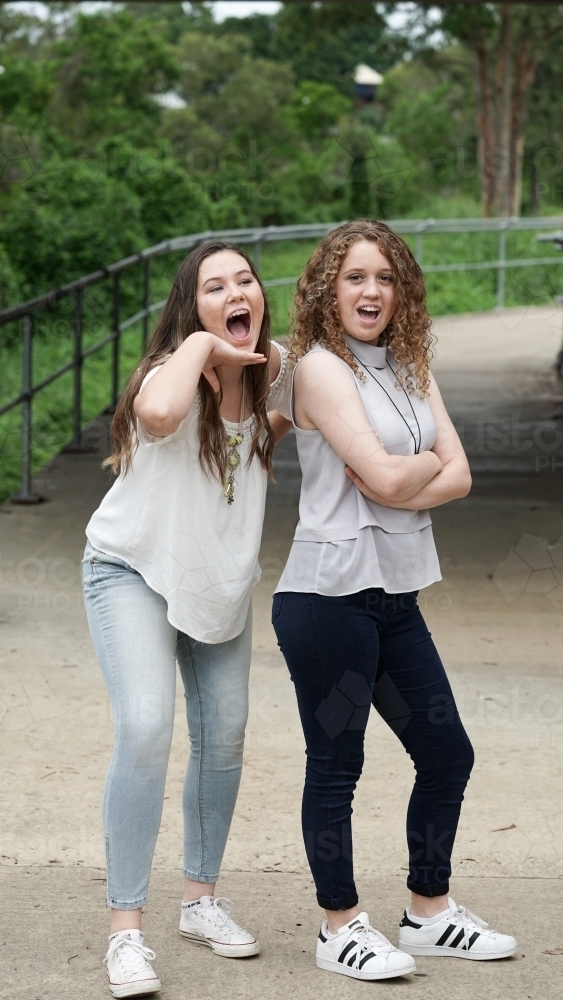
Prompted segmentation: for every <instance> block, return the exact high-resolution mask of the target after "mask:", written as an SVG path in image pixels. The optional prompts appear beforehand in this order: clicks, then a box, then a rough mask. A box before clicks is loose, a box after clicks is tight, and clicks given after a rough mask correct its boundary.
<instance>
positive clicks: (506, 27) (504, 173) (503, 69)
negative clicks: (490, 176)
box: [491, 3, 513, 216]
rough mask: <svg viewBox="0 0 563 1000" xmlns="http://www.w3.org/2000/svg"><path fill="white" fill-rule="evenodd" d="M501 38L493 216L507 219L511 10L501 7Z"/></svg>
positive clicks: (510, 95)
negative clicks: (502, 216)
mask: <svg viewBox="0 0 563 1000" xmlns="http://www.w3.org/2000/svg"><path fill="white" fill-rule="evenodd" d="M500 15H501V24H500V38H499V45H498V52H497V60H496V80H495V156H494V166H493V164H491V168H492V169H494V198H493V214H494V215H506V216H508V215H510V176H511V163H510V153H511V146H512V143H511V124H512V89H513V86H512V84H513V51H512V50H513V31H512V10H511V8H510V6H509V5H508V4H507V3H504V4H503V5H502V7H501V11H500Z"/></svg>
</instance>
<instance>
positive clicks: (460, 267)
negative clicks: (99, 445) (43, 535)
mask: <svg viewBox="0 0 563 1000" xmlns="http://www.w3.org/2000/svg"><path fill="white" fill-rule="evenodd" d="M336 225H339V223H322V224H321V223H320V224H313V225H303V226H268V227H266V228H252V229H227V230H220V231H215V232H211V231H207V232H202V233H195V234H193V235H190V236H179V237H176V238H174V239H170V240H165V241H163V242H162V243H158V244H157V245H156V246H153V247H149V248H147V249H145V250H142V251H141V252H140V253H137V254H133V255H132V256H130V257H126V258H125V259H124V260H120V261H117V263H115V264H110V265H108V266H107V267H102V268H100V269H99V270H98V271H94V272H93V273H92V274H88V275H86V276H85V277H82V278H77V279H76V280H75V281H71V282H69V283H68V284H66V285H60V286H58V287H56V288H52V289H50V290H49V291H48V292H46V293H45V294H43V295H39V296H37V297H36V298H33V299H30V300H29V301H27V302H23V303H20V304H18V305H16V306H13V307H11V308H9V309H4V310H3V311H1V312H0V328H2V329H4V328H6V327H7V325H8V324H11V323H14V322H19V323H20V324H21V333H20V334H19V335H20V336H21V351H22V368H21V383H20V384H21V390H20V392H19V393H18V394H17V395H16V396H14V397H13V398H12V399H10V400H9V401H8V402H7V403H5V404H4V405H2V406H0V416H2V415H4V414H7V413H8V412H9V411H11V410H14V409H15V408H16V407H21V486H20V489H19V491H18V493H16V495H15V496H14V497H13V498H12V499H13V500H14V501H15V502H19V503H36V502H38V500H40V499H41V498H40V497H38V496H37V495H36V494H35V493H34V492H33V490H32V483H31V478H32V465H33V461H32V460H33V441H32V432H33V400H34V398H35V396H36V395H37V394H38V393H39V392H41V391H42V390H43V389H45V388H46V387H47V386H49V385H51V384H52V383H53V382H55V381H56V380H57V379H60V378H61V377H62V376H64V375H65V374H67V373H68V372H72V373H73V411H72V441H71V443H70V445H69V447H70V448H74V449H77V450H80V449H81V435H82V428H83V405H82V400H83V365H84V362H85V360H86V359H87V358H88V357H90V356H91V355H94V354H96V353H98V352H99V351H101V350H103V348H104V347H107V346H108V345H111V352H112V362H111V386H110V404H111V405H112V406H115V404H116V402H117V399H118V395H119V387H120V343H121V338H122V335H123V333H124V332H125V331H126V330H128V329H129V328H130V327H132V326H134V325H135V324H138V323H140V324H141V328H142V340H143V344H145V343H146V341H147V337H148V329H149V320H150V317H151V315H152V314H153V313H154V312H158V310H159V309H161V308H162V306H163V304H164V300H162V301H158V302H151V265H152V261H153V260H154V259H155V258H157V257H162V256H164V255H166V254H171V253H175V252H177V251H181V250H190V249H192V248H193V247H196V246H198V245H200V244H201V243H205V242H207V241H209V240H212V239H222V240H228V241H229V242H231V243H236V244H244V245H247V246H248V245H250V246H251V247H252V248H253V256H254V258H255V260H256V263H257V264H258V265H259V263H260V254H261V248H262V246H263V245H264V244H265V243H274V242H279V241H282V240H304V239H307V240H314V239H319V238H320V237H322V236H324V235H325V233H327V232H329V231H330V230H331V229H333V228H334V227H335V226H336ZM389 225H390V226H391V227H392V228H393V229H394V230H395V231H396V232H399V233H402V234H405V235H409V234H411V235H414V236H415V248H414V249H415V254H416V256H417V259H418V260H419V262H420V263H421V264H422V265H423V267H424V271H425V273H440V272H456V271H458V272H459V271H472V270H473V271H476V270H486V269H488V270H496V272H497V276H498V277H497V307H498V308H502V307H503V305H504V287H505V285H504V282H505V274H506V270H507V269H509V268H521V267H535V266H538V265H550V264H560V263H563V257H561V256H558V257H553V256H550V257H534V258H526V259H518V260H509V259H507V256H506V238H507V234H508V232H509V231H510V230H532V231H533V230H538V231H539V230H547V229H553V227H554V226H559V227H563V218H556V219H554V218H550V219H545V218H544V219H532V218H523V219H440V220H434V219H426V220H394V221H391V222H389ZM464 232H468V233H469V232H474V233H484V232H493V233H494V232H497V233H498V236H499V244H498V260H496V261H490V260H487V261H477V262H474V263H459V262H458V263H451V264H448V263H441V264H431V265H425V264H424V260H423V240H424V236H425V234H429V233H464ZM559 235H561V234H559ZM556 236H557V234H554V242H555V243H556V245H558V246H560V244H557V240H556V238H555V237H556ZM539 238H540V239H544V240H545V239H549V236H543V237H539ZM562 248H563V247H562ZM139 267H140V268H141V269H142V295H141V298H142V301H141V307H140V308H139V309H136V310H135V311H134V312H133V313H132V314H131V315H129V316H123V302H122V278H123V275H124V274H125V273H126V272H129V271H131V270H132V269H134V268H139ZM296 280H297V279H296V278H295V277H293V276H292V277H281V278H274V279H271V280H268V281H265V282H264V284H265V285H266V286H267V287H276V286H281V285H290V284H294V282H295V281H296ZM104 282H105V283H107V282H110V283H111V296H110V301H111V324H110V330H109V332H108V333H107V334H106V335H105V336H103V337H102V338H101V339H100V340H98V341H97V342H95V343H93V344H88V345H87V346H84V342H83V333H84V293H85V291H86V289H87V288H89V287H91V286H93V285H100V284H102V283H104ZM69 299H70V300H71V303H72V305H71V311H72V324H73V354H72V359H71V360H70V361H67V362H66V363H65V364H63V365H61V366H59V367H58V368H56V370H55V371H52V372H49V374H47V375H45V376H44V377H43V378H42V379H41V380H40V381H39V382H34V381H33V353H34V335H35V319H36V316H37V314H38V313H39V312H40V310H47V311H48V312H49V313H51V314H53V315H54V314H56V313H57V310H58V309H59V308H60V304H61V302H62V301H63V300H69Z"/></svg>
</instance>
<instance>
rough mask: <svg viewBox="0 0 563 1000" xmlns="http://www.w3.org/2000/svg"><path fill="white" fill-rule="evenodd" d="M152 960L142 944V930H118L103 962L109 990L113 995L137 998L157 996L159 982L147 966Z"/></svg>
mask: <svg viewBox="0 0 563 1000" xmlns="http://www.w3.org/2000/svg"><path fill="white" fill-rule="evenodd" d="M154 957H155V956H154V951H151V950H150V948H145V946H144V944H143V932H142V931H138V930H130V931H119V933H118V934H115V935H114V936H112V937H111V938H110V942H109V948H108V953H107V955H106V957H105V958H104V962H106V963H107V971H108V979H109V988H110V990H111V993H112V994H113V996H114V997H138V996H141V995H142V994H143V993H158V991H159V990H160V979H159V978H158V976H157V974H156V972H155V971H154V969H153V967H152V965H151V964H150V962H152V961H153V960H154ZM149 959H150V962H149Z"/></svg>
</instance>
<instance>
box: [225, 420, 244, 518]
mask: <svg viewBox="0 0 563 1000" xmlns="http://www.w3.org/2000/svg"><path fill="white" fill-rule="evenodd" d="M243 440H244V434H241V432H240V431H239V432H238V434H229V435H228V436H227V447H228V449H229V451H228V452H227V466H228V468H229V475H228V476H227V478H226V479H225V481H224V483H223V491H224V492H223V496H224V497H226V500H227V503H228V504H229V505H230V504H232V503H234V502H235V486H236V485H237V481H236V479H235V477H234V475H233V473H234V471H235V469H238V467H239V465H240V455H239V453H238V451H237V448H238V447H239V445H241V444H242V442H243Z"/></svg>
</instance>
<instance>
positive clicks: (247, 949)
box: [180, 930, 260, 958]
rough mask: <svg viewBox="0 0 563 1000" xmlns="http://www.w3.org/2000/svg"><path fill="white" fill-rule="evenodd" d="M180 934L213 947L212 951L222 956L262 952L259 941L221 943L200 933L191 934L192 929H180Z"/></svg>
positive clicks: (229, 956) (248, 955)
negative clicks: (250, 942)
mask: <svg viewBox="0 0 563 1000" xmlns="http://www.w3.org/2000/svg"><path fill="white" fill-rule="evenodd" d="M180 934H181V935H182V937H184V938H186V939H187V940H188V941H193V943H194V944H203V945H205V946H206V947H207V948H211V951H212V952H213V953H214V954H215V955H220V956H221V958H251V957H252V955H259V954H260V945H259V943H258V941H253V942H252V944H221V942H220V941H210V940H209V938H206V937H203V936H200V935H199V934H191V933H190V931H183V930H180Z"/></svg>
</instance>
